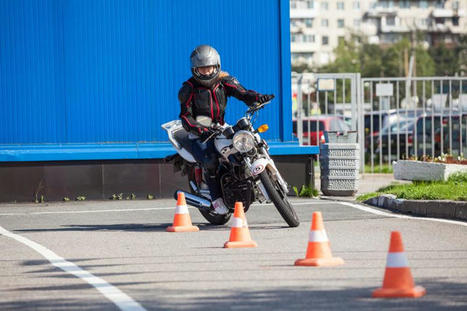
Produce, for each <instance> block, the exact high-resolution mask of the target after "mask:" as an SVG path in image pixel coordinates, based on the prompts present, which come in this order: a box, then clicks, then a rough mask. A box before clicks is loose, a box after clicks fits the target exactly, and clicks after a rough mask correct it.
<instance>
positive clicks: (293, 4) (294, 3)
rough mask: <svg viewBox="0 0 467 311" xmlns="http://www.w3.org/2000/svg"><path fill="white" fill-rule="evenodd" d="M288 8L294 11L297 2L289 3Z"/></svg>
mask: <svg viewBox="0 0 467 311" xmlns="http://www.w3.org/2000/svg"><path fill="white" fill-rule="evenodd" d="M290 8H291V9H296V8H297V1H294V0H292V1H290Z"/></svg>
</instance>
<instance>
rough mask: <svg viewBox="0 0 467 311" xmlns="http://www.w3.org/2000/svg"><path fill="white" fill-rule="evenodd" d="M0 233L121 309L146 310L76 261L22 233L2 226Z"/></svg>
mask: <svg viewBox="0 0 467 311" xmlns="http://www.w3.org/2000/svg"><path fill="white" fill-rule="evenodd" d="M0 235H3V236H6V237H9V238H11V239H14V240H16V241H18V242H20V243H22V244H24V245H26V246H28V247H30V248H32V249H33V250H35V251H36V252H38V253H39V254H41V255H42V256H43V257H44V258H46V259H47V260H48V261H50V263H51V264H52V265H54V266H55V267H57V268H60V269H61V270H63V271H65V272H67V273H70V274H72V275H74V276H76V277H78V278H80V279H82V280H83V281H85V282H86V283H88V284H89V285H91V286H92V287H94V288H95V289H97V290H98V291H99V292H101V294H102V295H104V296H105V297H106V298H107V299H109V300H110V301H112V302H113V303H114V304H115V305H116V306H117V307H118V308H120V310H122V311H146V309H145V308H143V307H142V306H141V305H140V304H139V303H137V302H136V301H134V300H133V299H132V298H131V297H130V296H128V295H127V294H125V293H124V292H122V291H121V290H120V289H118V288H117V287H115V286H113V285H112V284H110V283H107V282H106V281H105V280H104V279H102V278H99V277H97V276H95V275H93V274H92V273H90V272H88V271H86V270H83V269H82V268H80V267H79V266H77V265H75V264H74V263H72V262H70V261H67V260H65V259H64V258H62V257H60V256H58V255H57V254H55V253H54V252H52V251H51V250H49V249H48V248H46V247H44V246H42V245H40V244H38V243H36V242H34V241H31V240H29V239H27V238H25V237H23V236H21V235H18V234H15V233H12V232H10V231H8V230H6V229H4V228H3V227H0Z"/></svg>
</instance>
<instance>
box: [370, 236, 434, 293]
mask: <svg viewBox="0 0 467 311" xmlns="http://www.w3.org/2000/svg"><path fill="white" fill-rule="evenodd" d="M425 293H426V290H425V289H424V288H423V287H421V286H415V284H414V282H413V278H412V273H411V272H410V268H409V266H408V264H407V258H406V257H405V252H404V246H403V245H402V237H401V234H400V232H399V231H393V232H391V242H390V244H389V252H388V257H387V259H386V272H385V273H384V281H383V287H381V288H378V289H377V290H375V291H373V297H376V298H398V297H412V298H418V297H421V296H423V295H425Z"/></svg>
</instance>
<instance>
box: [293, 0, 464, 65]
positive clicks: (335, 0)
mask: <svg viewBox="0 0 467 311" xmlns="http://www.w3.org/2000/svg"><path fill="white" fill-rule="evenodd" d="M466 11H467V0H380V1H375V0H290V22H291V25H290V32H291V53H292V64H294V65H297V64H304V63H305V64H307V65H308V66H310V67H312V68H316V67H320V66H322V65H325V64H327V63H329V62H332V61H333V60H334V54H333V51H334V49H335V48H336V47H337V46H338V43H339V40H342V39H343V38H346V37H348V36H350V34H351V33H358V34H361V35H363V36H365V37H367V40H368V41H369V42H370V43H373V44H382V45H384V44H391V43H394V42H397V41H399V40H400V39H401V38H402V37H403V36H407V35H410V34H414V35H415V34H417V33H418V34H420V33H421V34H422V35H423V37H424V38H423V40H424V41H425V43H426V45H427V46H428V45H432V44H438V43H440V42H444V43H446V44H447V45H449V44H453V43H455V42H456V41H457V40H458V39H459V36H460V35H462V34H467V16H466Z"/></svg>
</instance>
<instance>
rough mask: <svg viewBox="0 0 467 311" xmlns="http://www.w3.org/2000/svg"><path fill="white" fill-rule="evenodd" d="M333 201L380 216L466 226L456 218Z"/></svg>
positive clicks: (466, 225)
mask: <svg viewBox="0 0 467 311" xmlns="http://www.w3.org/2000/svg"><path fill="white" fill-rule="evenodd" d="M334 202H335V203H338V204H342V205H346V206H350V207H353V208H356V209H359V210H361V211H364V212H367V213H372V214H375V215H380V216H387V217H393V218H403V219H414V220H427V221H435V222H443V223H448V224H454V225H460V226H464V227H467V223H466V222H463V221H456V220H450V219H442V218H431V217H416V216H408V215H400V214H394V213H388V212H383V211H380V210H377V209H374V208H371V207H367V206H363V205H359V204H355V203H350V202H338V201H334Z"/></svg>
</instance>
